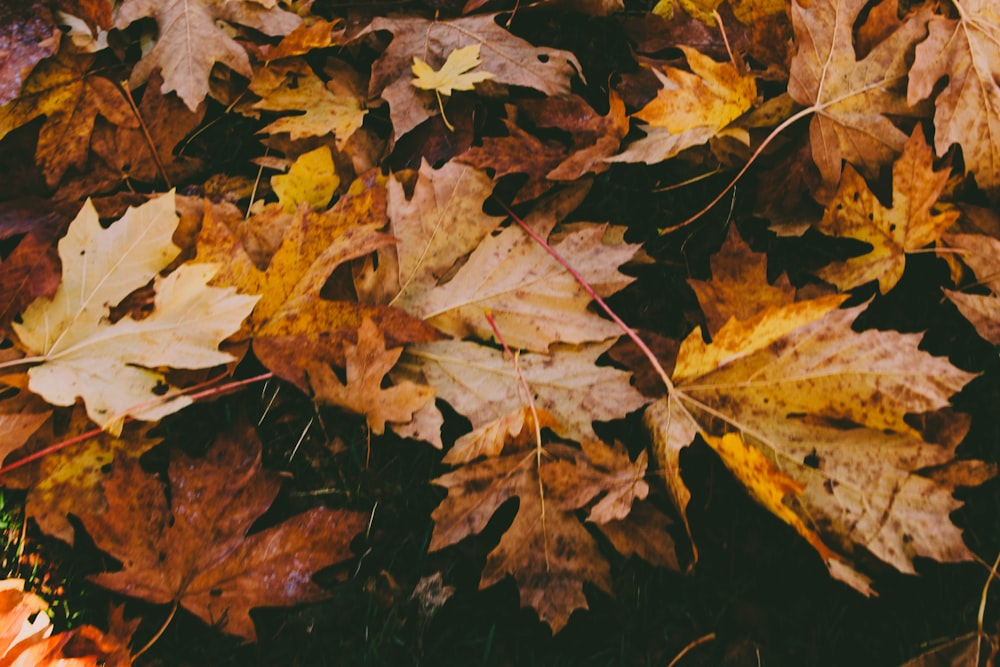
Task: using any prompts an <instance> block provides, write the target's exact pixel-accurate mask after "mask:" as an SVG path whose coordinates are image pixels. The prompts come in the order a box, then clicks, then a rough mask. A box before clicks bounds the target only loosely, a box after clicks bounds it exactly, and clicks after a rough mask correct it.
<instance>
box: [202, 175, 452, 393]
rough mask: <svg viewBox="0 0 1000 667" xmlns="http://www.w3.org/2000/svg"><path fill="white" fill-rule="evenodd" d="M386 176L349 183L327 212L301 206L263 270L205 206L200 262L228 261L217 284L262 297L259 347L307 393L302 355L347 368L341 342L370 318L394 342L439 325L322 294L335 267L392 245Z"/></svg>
mask: <svg viewBox="0 0 1000 667" xmlns="http://www.w3.org/2000/svg"><path fill="white" fill-rule="evenodd" d="M384 193H385V188H384V180H383V179H382V178H381V177H380V176H378V175H377V174H375V173H370V174H368V175H367V176H366V177H364V178H362V179H358V180H356V181H355V182H354V183H352V184H351V187H350V188H349V189H348V191H347V193H346V194H345V195H344V196H343V197H341V198H340V199H339V200H338V202H337V204H336V205H335V206H334V207H333V208H332V209H330V210H328V211H323V212H309V211H306V210H305V209H304V208H299V209H298V210H297V211H296V213H295V214H294V218H293V220H292V222H291V224H290V226H289V228H288V231H287V232H286V234H285V238H284V240H283V241H282V243H281V245H280V246H279V247H278V249H277V251H276V252H275V253H274V256H273V257H272V258H271V259H270V263H269V264H268V266H267V267H266V269H264V270H261V269H259V268H257V266H256V265H255V264H254V262H253V261H252V260H251V259H250V257H249V256H248V255H247V252H246V250H244V248H243V246H242V244H241V243H240V241H239V240H238V239H237V238H236V236H235V235H234V234H233V233H232V232H230V230H229V229H228V228H227V227H226V226H225V225H224V224H222V223H221V222H220V221H218V220H216V219H215V218H214V215H213V213H212V211H211V209H209V208H206V210H205V219H204V221H203V223H202V229H201V233H200V235H199V237H198V256H197V257H198V260H199V261H202V260H205V261H212V262H219V263H224V268H223V270H222V271H221V272H220V273H219V274H218V275H217V276H216V278H215V279H214V283H215V284H221V285H230V286H234V287H237V288H239V289H240V291H243V292H251V293H253V292H257V293H260V294H262V296H261V299H260V301H259V302H258V303H257V305H256V307H255V308H254V311H253V313H252V315H251V317H250V320H249V332H250V333H252V335H253V339H254V342H253V345H254V352H255V353H256V354H257V356H258V358H259V359H260V360H261V362H262V363H264V364H265V365H266V366H268V367H269V368H270V369H271V370H273V371H274V372H275V373H276V374H278V375H279V376H281V377H283V378H284V379H286V380H289V381H291V382H294V383H295V384H297V385H298V386H299V387H301V388H302V389H303V390H308V387H309V383H308V381H307V380H306V377H305V372H304V369H305V360H309V359H314V360H320V361H331V362H333V363H335V364H337V365H341V366H342V365H343V363H344V361H343V358H342V354H340V350H341V344H342V342H343V341H344V340H349V339H351V338H353V336H354V335H355V332H356V331H357V329H358V327H359V326H360V325H361V322H362V320H363V319H364V318H365V317H369V318H371V319H372V320H374V321H375V323H376V324H377V325H378V326H379V328H380V329H381V330H382V331H383V332H384V334H385V335H386V336H387V337H389V339H390V341H391V342H392V343H393V344H397V345H398V344H400V343H407V342H412V341H426V340H433V339H434V338H436V336H437V334H436V333H435V332H434V329H433V328H432V327H430V326H429V325H427V324H424V323H423V322H421V321H420V320H417V319H416V318H413V317H409V316H407V315H406V313H404V312H403V311H400V310H398V309H395V308H387V307H385V306H381V305H370V304H364V303H358V302H357V301H355V300H353V299H351V300H347V299H340V300H327V299H323V298H321V297H320V291H321V290H322V289H323V286H324V285H325V284H326V282H327V279H328V278H329V277H330V274H331V272H332V271H333V270H334V269H335V268H336V267H337V266H339V265H340V264H342V263H343V262H345V261H347V260H349V259H353V258H355V257H359V256H362V255H366V254H368V253H370V252H372V251H373V250H375V249H378V248H382V247H384V246H387V245H390V244H392V243H393V239H392V237H390V236H387V235H385V234H382V233H380V232H379V231H378V229H379V228H380V227H381V226H383V225H384V224H385V219H384V216H385V208H384V206H385V204H384V198H385V194H384Z"/></svg>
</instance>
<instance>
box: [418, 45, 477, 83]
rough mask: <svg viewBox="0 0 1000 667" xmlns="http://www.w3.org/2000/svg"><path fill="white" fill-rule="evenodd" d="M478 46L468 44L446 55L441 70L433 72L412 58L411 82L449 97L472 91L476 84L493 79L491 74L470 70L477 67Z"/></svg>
mask: <svg viewBox="0 0 1000 667" xmlns="http://www.w3.org/2000/svg"><path fill="white" fill-rule="evenodd" d="M479 48H480V47H479V44H470V45H469V46H466V47H463V48H461V49H455V50H454V51H452V52H451V53H449V54H448V57H447V58H446V59H445V61H444V64H443V65H441V69H438V70H435V69H434V68H433V67H431V66H430V65H428V64H427V63H425V62H424V61H423V60H421V59H420V58H418V57H417V56H413V81H411V82H410V83H412V84H413V85H414V86H415V87H417V88H420V89H421V90H434V91H437V92H439V93H441V94H442V95H451V94H452V92H453V91H455V90H472V89H473V88H475V86H476V84H477V83H480V82H482V81H486V80H487V79H492V78H493V73H492V72H486V71H483V70H479V71H477V72H473V71H472V70H474V69H476V68H477V67H479V65H480V63H481V62H482V61H481V60H480V59H479Z"/></svg>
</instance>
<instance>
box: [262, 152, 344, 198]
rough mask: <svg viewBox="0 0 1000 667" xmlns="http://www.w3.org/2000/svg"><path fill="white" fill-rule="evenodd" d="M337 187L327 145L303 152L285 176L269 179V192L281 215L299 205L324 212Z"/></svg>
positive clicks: (331, 155)
mask: <svg viewBox="0 0 1000 667" xmlns="http://www.w3.org/2000/svg"><path fill="white" fill-rule="evenodd" d="M339 185H340V178H338V177H337V172H336V170H335V169H334V166H333V154H331V153H330V147H329V146H320V147H319V148H317V149H316V150H312V151H309V152H308V153H303V154H302V155H300V156H299V157H297V158H296V159H295V162H293V163H292V166H291V167H289V168H288V173H287V174H278V175H277V176H273V177H272V178H271V189H272V190H274V194H275V195H276V196H277V197H278V203H279V204H281V207H282V209H284V212H285V213H293V212H294V211H295V209H297V208H298V207H299V204H303V203H304V204H306V205H307V206H308V207H309V208H311V209H325V208H326V205H327V204H329V203H330V200H331V199H332V198H333V195H334V193H335V192H336V191H337V187H338V186H339Z"/></svg>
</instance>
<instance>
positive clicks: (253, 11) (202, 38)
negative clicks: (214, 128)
mask: <svg viewBox="0 0 1000 667" xmlns="http://www.w3.org/2000/svg"><path fill="white" fill-rule="evenodd" d="M147 16H150V17H152V18H154V19H155V20H156V24H157V26H159V29H160V33H159V35H158V36H157V39H156V44H155V45H154V46H153V49H152V50H151V51H150V52H149V53H147V54H146V55H145V56H144V57H143V58H142V60H140V61H139V62H138V63H137V64H136V65H135V67H134V68H133V69H132V76H131V77H130V79H129V83H130V84H131V85H132V86H139V85H142V84H143V83H145V82H146V80H147V79H148V78H149V75H150V74H152V72H153V70H155V69H157V68H159V69H160V71H161V72H162V73H163V85H162V86H161V91H162V92H164V93H168V92H170V91H172V90H173V91H176V92H177V96H178V97H180V98H181V99H182V100H184V104H186V105H187V106H188V108H189V109H191V110H192V111H194V110H195V109H196V108H198V105H199V104H201V102H202V100H204V99H205V96H206V95H207V94H208V77H209V74H211V72H212V67H214V66H215V63H217V62H218V63H222V64H224V65H226V66H227V67H229V68H230V69H232V70H233V71H235V72H238V73H239V74H242V75H243V76H245V77H247V78H248V79H249V78H251V77H252V76H253V70H252V69H251V67H250V59H249V57H248V56H247V53H246V50H245V49H244V48H243V47H242V46H240V45H239V44H238V43H237V42H236V41H235V40H234V39H233V38H232V37H230V36H229V35H228V34H227V33H226V31H225V30H224V29H221V28H220V26H219V25H217V24H216V22H217V21H219V22H224V21H227V22H230V23H235V24H239V25H245V26H247V27H249V28H254V29H255V30H259V31H261V32H262V33H264V34H265V35H287V34H288V33H290V32H291V31H292V30H294V29H295V28H297V27H298V26H299V25H300V24H301V23H302V19H300V18H299V17H298V16H297V15H296V14H293V13H291V12H287V11H285V10H283V9H281V8H280V7H278V6H277V3H274V2H271V3H268V2H256V1H254V0H231V1H227V2H216V1H215V0H167V1H166V2H161V1H160V0H126V1H125V2H124V3H122V6H121V7H120V8H119V9H118V15H117V17H116V18H115V27H116V28H122V29H124V28H126V27H128V26H129V24H131V23H133V22H135V21H138V20H139V19H142V18H145V17H147Z"/></svg>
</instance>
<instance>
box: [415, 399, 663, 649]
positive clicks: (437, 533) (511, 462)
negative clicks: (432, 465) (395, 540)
mask: <svg viewBox="0 0 1000 667" xmlns="http://www.w3.org/2000/svg"><path fill="white" fill-rule="evenodd" d="M515 413H520V414H521V417H520V418H519V421H520V422H521V424H523V425H525V426H528V428H525V429H522V428H521V427H520V426H517V427H515V428H509V426H508V427H503V428H502V429H501V432H500V433H499V434H498V435H499V438H498V442H499V443H500V444H501V447H500V448H499V449H497V448H491V450H490V451H488V452H487V451H485V450H482V449H479V450H478V451H479V452H481V453H484V454H486V458H485V459H480V460H472V461H469V462H466V464H465V465H463V466H462V467H460V468H458V469H456V470H454V471H452V472H449V473H446V474H445V475H443V476H441V477H439V478H438V479H436V480H434V483H435V484H439V485H441V486H444V487H445V488H447V489H448V497H447V498H445V499H444V500H443V501H442V502H441V504H440V505H438V507H437V508H436V509H435V510H434V513H433V515H432V517H433V519H434V524H435V526H434V534H433V536H432V537H431V544H430V548H431V550H432V551H434V550H438V549H442V548H444V547H447V546H450V545H452V544H455V543H456V542H458V541H460V540H462V539H464V538H465V537H468V536H469V535H473V534H476V533H479V532H480V531H481V530H482V529H483V528H485V527H486V524H487V522H489V520H490V519H491V518H492V516H493V514H494V513H495V512H496V511H497V510H498V509H499V508H500V506H501V505H503V504H504V503H506V502H507V501H508V500H510V499H511V498H515V497H516V498H517V499H518V509H517V513H516V514H515V516H514V521H513V523H512V524H511V525H510V527H509V528H507V530H506V531H505V532H504V534H503V537H501V538H500V543H499V544H498V545H497V546H496V548H495V549H493V551H491V552H490V554H489V556H487V559H486V566H485V567H484V569H483V575H482V578H481V579H480V584H479V585H480V588H486V587H488V586H491V585H493V584H495V583H497V582H499V581H500V580H502V579H503V578H505V577H507V576H512V577H513V578H514V580H515V581H516V582H517V585H518V588H519V589H520V592H521V604H522V606H530V607H532V608H533V609H535V611H536V612H537V613H538V616H539V618H540V619H541V620H543V621H544V622H546V623H548V624H549V626H550V627H551V628H552V630H553V632H558V631H559V630H560V629H562V627H563V626H565V625H566V622H567V621H568V620H569V616H570V614H571V613H572V612H573V611H574V610H576V609H586V608H587V599H586V597H585V596H584V594H583V582H584V581H588V582H591V583H593V584H594V585H596V586H597V587H599V588H601V589H602V590H605V591H609V590H610V584H611V580H610V568H609V566H608V563H607V561H606V560H605V559H604V558H603V556H601V553H600V551H599V550H598V547H597V542H596V541H595V540H594V538H593V536H592V535H591V534H590V533H589V532H588V531H587V529H586V528H585V526H584V524H583V522H582V521H581V519H580V517H578V516H577V510H580V509H583V508H585V507H588V506H590V507H591V509H590V516H589V517H588V519H587V520H588V521H590V522H598V523H607V522H610V521H613V520H622V519H625V518H626V517H627V516H628V514H629V512H630V510H631V507H632V504H633V501H635V500H638V499H641V498H643V497H645V495H646V492H647V491H648V487H647V485H646V482H645V481H643V477H644V475H645V471H646V459H645V456H644V455H643V456H640V457H639V459H637V460H636V461H634V462H633V461H632V460H631V459H630V458H629V456H628V454H627V453H626V452H624V450H623V449H622V448H620V447H615V448H611V447H608V446H607V445H605V444H604V443H601V442H597V441H590V442H587V443H585V444H584V446H583V449H582V450H580V449H577V448H575V447H570V446H568V445H566V444H562V443H558V442H553V443H543V442H542V441H540V440H537V439H536V434H537V433H538V431H537V430H536V429H535V428H534V421H533V417H532V415H531V411H530V410H529V408H527V407H524V408H517V409H516V410H515V411H513V412H511V413H509V414H508V415H503V416H502V417H501V419H500V421H501V422H503V423H505V424H508V425H509V424H512V423H514V420H512V419H511V418H510V417H511V416H513V415H514V414H515ZM544 419H545V423H546V425H550V426H554V428H555V429H556V430H557V431H558V430H560V429H559V428H558V426H557V425H556V423H555V421H554V420H553V418H552V417H551V416H548V415H546V416H544ZM467 453H468V452H467ZM463 458H467V457H465V456H463ZM595 501H596V502H595ZM660 538H661V539H662V540H663V542H664V545H669V546H665V548H672V543H671V542H670V538H669V535H668V534H666V533H663V534H661V535H660Z"/></svg>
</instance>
